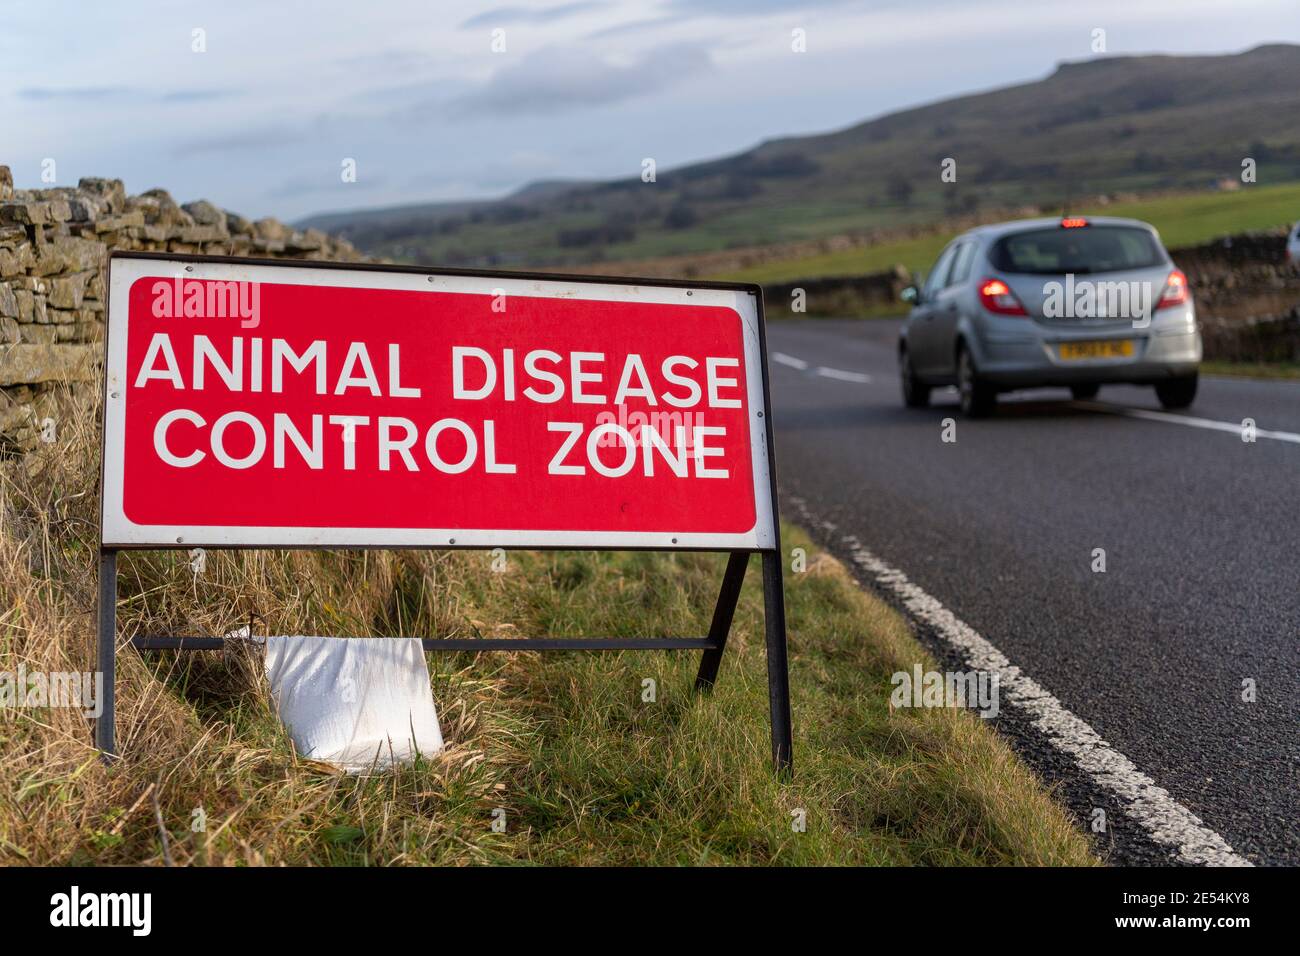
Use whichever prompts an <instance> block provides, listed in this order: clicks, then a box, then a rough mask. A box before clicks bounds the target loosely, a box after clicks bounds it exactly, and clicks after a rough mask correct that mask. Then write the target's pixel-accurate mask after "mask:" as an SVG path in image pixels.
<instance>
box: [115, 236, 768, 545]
mask: <svg viewBox="0 0 1300 956" xmlns="http://www.w3.org/2000/svg"><path fill="white" fill-rule="evenodd" d="M431 280H432V281H431ZM110 304H111V309H110V324H109V329H108V363H107V369H108V391H107V399H106V405H105V448H104V452H105V457H104V490H105V495H104V501H103V507H104V542H105V544H109V545H113V546H116V547H132V546H150V547H168V546H171V547H175V546H185V547H192V546H213V547H222V546H226V547H229V546H303V545H306V546H357V545H360V546H386V547H411V546H417V547H419V546H424V547H429V546H438V547H447V546H451V545H457V546H468V547H498V546H505V547H539V546H540V547H547V546H551V547H624V548H674V547H684V548H711V549H728V548H752V549H758V548H765V547H770V546H771V545H772V543H773V541H774V533H773V514H772V509H771V502H770V493H769V491H768V489H769V486H770V475H769V469H768V454H767V447H766V430H765V422H764V420H763V417H762V416H763V414H764V407H765V406H764V400H763V371H762V356H761V345H760V342H759V332H758V298H757V296H755V295H754V294H753V292H752V290H749V289H740V288H731V289H711V288H682V287H666V286H657V285H625V284H621V283H618V282H593V281H584V282H574V281H567V280H563V279H550V280H543V279H537V278H503V277H500V276H495V277H493V276H467V275H432V274H428V273H410V272H390V271H383V272H379V271H374V270H366V269H347V270H345V269H321V268H318V267H312V266H309V265H302V266H298V265H293V266H286V265H257V264H249V263H246V262H238V263H230V262H203V263H197V262H196V263H183V262H181V261H179V260H174V261H165V260H156V259H140V258H115V259H114V262H113V271H112V279H111V288H110ZM254 313H255V314H254Z"/></svg>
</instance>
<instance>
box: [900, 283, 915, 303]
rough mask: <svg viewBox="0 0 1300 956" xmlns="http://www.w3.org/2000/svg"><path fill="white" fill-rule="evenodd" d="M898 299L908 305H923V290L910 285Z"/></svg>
mask: <svg viewBox="0 0 1300 956" xmlns="http://www.w3.org/2000/svg"><path fill="white" fill-rule="evenodd" d="M898 297H899V298H900V299H902V300H903V301H904V302H906V303H907V304H908V305H920V304H921V290H920V289H918V288H917V287H916V286H914V285H909V286H908V287H907V288H906V289H904V290H903V291H902V292H900V293H899V294H898Z"/></svg>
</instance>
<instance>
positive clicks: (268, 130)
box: [173, 126, 308, 156]
mask: <svg viewBox="0 0 1300 956" xmlns="http://www.w3.org/2000/svg"><path fill="white" fill-rule="evenodd" d="M307 140H308V131H307V130H306V129H303V128H301V127H294V126H263V127H260V128H244V129H236V130H232V131H230V132H229V133H226V134H218V135H214V136H207V137H202V138H200V139H192V140H189V141H188V142H184V143H181V144H179V145H178V146H177V147H176V148H175V150H173V154H174V155H176V156H197V155H200V154H203V153H229V152H239V151H247V150H252V151H257V152H260V151H264V150H270V149H280V148H281V147H284V146H292V145H295V144H298V143H303V142H306V141H307Z"/></svg>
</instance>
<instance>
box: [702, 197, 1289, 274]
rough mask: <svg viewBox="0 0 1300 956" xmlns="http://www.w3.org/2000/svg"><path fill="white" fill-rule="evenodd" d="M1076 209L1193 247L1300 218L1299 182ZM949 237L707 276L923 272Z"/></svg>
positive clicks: (945, 234)
mask: <svg viewBox="0 0 1300 956" xmlns="http://www.w3.org/2000/svg"><path fill="white" fill-rule="evenodd" d="M1072 211H1076V212H1078V213H1080V214H1083V215H1091V216H1101V215H1105V216H1126V217H1131V218H1135V219H1141V220H1144V221H1146V222H1149V223H1151V224H1152V225H1153V226H1155V227H1156V228H1157V229H1158V230H1159V231H1160V237H1161V239H1162V240H1163V241H1164V243H1165V245H1166V246H1169V247H1171V248H1173V247H1178V246H1188V245H1195V244H1197V243H1201V242H1206V241H1208V240H1210V239H1214V238H1217V237H1218V236H1225V235H1232V234H1234V233H1239V232H1247V231H1250V230H1255V229H1270V228H1273V227H1276V226H1283V225H1287V224H1289V223H1293V222H1295V221H1296V220H1297V219H1300V183H1286V184H1284V185H1280V186H1264V185H1254V186H1244V187H1242V188H1241V189H1240V190H1238V191H1236V192H1204V193H1191V194H1187V195H1181V196H1166V197H1159V198H1153V199H1140V200H1137V201H1135V202H1126V203H1112V204H1110V205H1108V206H1098V207H1083V208H1081V209H1078V210H1072ZM951 238H952V233H951V232H947V231H940V232H936V233H935V234H933V235H929V236H921V237H918V238H913V239H906V240H900V241H896V242H888V243H880V244H878V245H874V246H866V247H863V248H859V249H846V250H842V251H839V252H833V253H827V254H825V255H819V256H809V257H805V258H800V259H790V260H784V261H777V262H767V263H763V264H761V265H757V266H754V267H752V268H749V269H741V270H737V271H734V272H728V273H724V274H721V275H716V276H710V277H709V278H714V279H726V280H731V281H739V282H790V281H794V280H796V279H807V278H819V277H824V276H845V275H862V274H864V273H869V272H879V271H881V270H884V269H888V268H891V267H892V266H894V265H895V264H898V263H901V264H903V265H904V266H906V267H907V268H908V269H911V270H912V271H913V272H918V271H926V270H928V269H929V268H930V266H932V265H933V264H934V261H935V259H937V258H938V256H939V253H940V251H942V249H943V247H944V245H945V244H947V242H948V241H949V240H950V239H951Z"/></svg>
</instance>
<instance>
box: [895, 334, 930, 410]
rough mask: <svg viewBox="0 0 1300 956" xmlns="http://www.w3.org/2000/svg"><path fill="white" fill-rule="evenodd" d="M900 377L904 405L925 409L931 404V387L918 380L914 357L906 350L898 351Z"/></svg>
mask: <svg viewBox="0 0 1300 956" xmlns="http://www.w3.org/2000/svg"><path fill="white" fill-rule="evenodd" d="M898 377H899V379H900V380H901V381H902V383H903V404H904V405H906V406H907V407H908V408H925V406H927V405H929V404H930V386H929V385H923V384H921V383H920V382H918V381H917V380H916V371H915V370H914V369H913V368H912V357H911V356H910V355H908V354H907V349H906V348H901V349H899V350H898Z"/></svg>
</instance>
